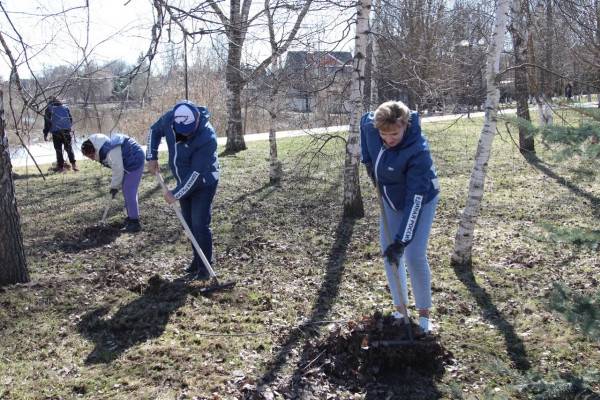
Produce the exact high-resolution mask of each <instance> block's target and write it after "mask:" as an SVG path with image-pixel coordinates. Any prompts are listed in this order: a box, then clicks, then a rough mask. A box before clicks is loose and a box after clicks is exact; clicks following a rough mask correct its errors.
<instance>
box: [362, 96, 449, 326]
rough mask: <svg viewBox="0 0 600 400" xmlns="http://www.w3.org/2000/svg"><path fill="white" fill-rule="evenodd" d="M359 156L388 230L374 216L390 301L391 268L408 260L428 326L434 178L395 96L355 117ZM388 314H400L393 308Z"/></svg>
mask: <svg viewBox="0 0 600 400" xmlns="http://www.w3.org/2000/svg"><path fill="white" fill-rule="evenodd" d="M360 139H361V161H362V162H363V163H364V165H365V166H366V169H367V174H368V175H369V177H370V178H371V179H372V181H373V183H374V184H375V185H377V187H378V189H379V193H381V196H382V197H383V204H384V215H382V218H386V219H387V222H388V226H389V228H390V231H391V232H390V234H391V235H392V236H393V238H392V241H391V242H390V241H389V240H388V238H387V237H386V236H387V235H386V234H385V229H384V224H383V219H382V220H381V222H380V232H381V234H380V241H381V249H382V251H383V254H384V264H385V270H386V275H387V278H388V282H389V287H390V291H391V293H392V299H393V301H394V305H395V306H396V308H397V309H398V310H399V308H398V306H399V305H400V304H401V297H400V288H399V285H398V282H397V281H396V279H394V274H393V270H392V262H393V261H396V263H395V264H396V265H398V266H399V268H404V265H405V264H404V263H406V265H407V266H408V271H409V273H410V278H411V283H412V290H413V293H414V296H415V303H416V307H417V309H418V310H419V325H420V326H421V328H422V329H423V331H425V332H429V331H430V329H431V326H430V323H429V309H430V308H431V272H430V269H429V263H428V260H427V242H428V239H429V233H430V231H431V225H432V223H433V218H434V214H435V209H436V206H437V203H438V195H439V191H440V189H439V183H438V178H437V176H436V172H435V168H434V165H433V161H432V159H431V154H430V151H429V146H428V143H427V140H426V139H425V137H424V136H423V135H422V134H421V125H420V124H419V115H418V113H416V112H411V111H410V110H409V109H408V107H407V106H406V105H405V104H404V103H402V102H400V101H388V102H385V103H383V104H381V105H380V106H379V107H378V108H377V109H376V110H375V111H374V112H369V113H367V114H365V115H364V116H363V117H362V118H361V121H360ZM394 315H395V316H396V317H397V318H403V315H401V314H400V313H399V311H397V312H395V313H394Z"/></svg>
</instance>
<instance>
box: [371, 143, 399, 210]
mask: <svg viewBox="0 0 600 400" xmlns="http://www.w3.org/2000/svg"><path fill="white" fill-rule="evenodd" d="M385 150H386V148H385V147H383V145H382V146H381V149H379V154H377V160H376V161H375V181H376V182H379V177H378V176H377V169H378V168H377V167H378V166H379V161H380V160H381V156H382V155H383V152H384V151H385ZM381 187H382V188H383V195H384V196H385V199H386V200H387V202H388V204H389V205H390V207H392V209H393V210H394V211H398V210H396V207H395V206H394V203H392V200H391V199H390V196H388V193H387V188H386V187H385V185H384V184H383V183H382V184H381Z"/></svg>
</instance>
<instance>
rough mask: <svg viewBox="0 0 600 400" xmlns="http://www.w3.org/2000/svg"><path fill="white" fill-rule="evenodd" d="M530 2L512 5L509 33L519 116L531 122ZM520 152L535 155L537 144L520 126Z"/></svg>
mask: <svg viewBox="0 0 600 400" xmlns="http://www.w3.org/2000/svg"><path fill="white" fill-rule="evenodd" d="M528 6H529V2H528V1H527V0H513V2H512V5H511V11H510V13H511V17H512V23H511V24H510V26H509V31H510V34H511V36H512V42H513V51H514V55H515V65H517V66H519V65H520V67H518V68H517V69H515V97H516V99H517V116H518V117H519V118H522V119H525V120H527V121H531V116H530V115H529V80H528V77H527V67H526V66H525V65H524V64H526V63H527V60H528V54H527V37H528V33H527V26H528V19H529V18H528V15H529V10H528ZM519 151H520V152H521V154H523V155H524V156H526V157H528V156H532V155H534V154H535V142H534V139H533V136H532V135H530V134H529V133H528V132H527V129H526V128H525V127H524V126H519Z"/></svg>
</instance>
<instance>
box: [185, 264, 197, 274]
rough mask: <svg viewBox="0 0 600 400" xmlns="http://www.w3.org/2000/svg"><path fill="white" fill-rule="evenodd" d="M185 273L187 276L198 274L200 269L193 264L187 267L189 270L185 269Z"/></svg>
mask: <svg viewBox="0 0 600 400" xmlns="http://www.w3.org/2000/svg"><path fill="white" fill-rule="evenodd" d="M185 272H186V273H187V274H196V273H198V267H197V266H196V264H194V263H191V264H190V265H188V266H187V268H186V269H185Z"/></svg>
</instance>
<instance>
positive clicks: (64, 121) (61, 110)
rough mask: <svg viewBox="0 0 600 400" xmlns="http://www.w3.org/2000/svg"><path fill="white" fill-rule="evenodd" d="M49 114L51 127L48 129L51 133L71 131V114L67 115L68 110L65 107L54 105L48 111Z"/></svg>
mask: <svg viewBox="0 0 600 400" xmlns="http://www.w3.org/2000/svg"><path fill="white" fill-rule="evenodd" d="M50 114H51V115H52V117H51V119H50V121H51V122H52V126H51V128H50V131H51V132H58V131H62V130H66V131H70V130H71V126H73V123H72V122H71V114H70V113H69V109H68V108H67V107H66V106H64V105H62V104H57V105H54V106H52V108H51V109H50Z"/></svg>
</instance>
